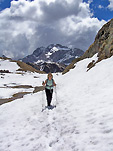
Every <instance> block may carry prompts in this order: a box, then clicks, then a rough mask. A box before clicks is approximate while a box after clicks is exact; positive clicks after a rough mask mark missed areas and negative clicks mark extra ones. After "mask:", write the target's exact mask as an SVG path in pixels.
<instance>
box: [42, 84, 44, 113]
mask: <svg viewBox="0 0 113 151" xmlns="http://www.w3.org/2000/svg"><path fill="white" fill-rule="evenodd" d="M43 110H44V86H43V90H42V112H43Z"/></svg>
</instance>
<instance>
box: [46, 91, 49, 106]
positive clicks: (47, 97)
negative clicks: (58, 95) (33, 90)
mask: <svg viewBox="0 0 113 151" xmlns="http://www.w3.org/2000/svg"><path fill="white" fill-rule="evenodd" d="M45 92H46V99H47V105H49V100H50V91H49V90H48V89H45Z"/></svg>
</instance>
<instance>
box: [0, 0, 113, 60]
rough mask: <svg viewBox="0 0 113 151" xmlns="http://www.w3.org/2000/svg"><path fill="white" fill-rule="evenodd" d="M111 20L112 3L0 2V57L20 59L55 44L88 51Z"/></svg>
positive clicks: (90, 0) (93, 0)
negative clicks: (39, 48)
mask: <svg viewBox="0 0 113 151" xmlns="http://www.w3.org/2000/svg"><path fill="white" fill-rule="evenodd" d="M6 8H9V9H6ZM112 18H113V0H62V1H61V0H33V1H32V0H15V1H12V3H11V0H0V56H1V55H5V56H7V57H11V58H13V59H18V58H22V57H25V56H26V55H29V54H31V53H32V52H33V51H34V50H35V49H36V48H38V47H41V46H45V47H47V46H48V45H49V44H52V43H53V44H57V43H59V44H61V45H64V46H68V47H71V48H79V49H82V50H83V51H86V50H87V49H88V47H89V46H90V45H91V44H92V43H93V42H94V39H95V36H96V34H97V32H98V31H99V30H100V29H101V28H102V26H103V25H104V24H105V23H107V22H108V21H109V20H110V19H112Z"/></svg>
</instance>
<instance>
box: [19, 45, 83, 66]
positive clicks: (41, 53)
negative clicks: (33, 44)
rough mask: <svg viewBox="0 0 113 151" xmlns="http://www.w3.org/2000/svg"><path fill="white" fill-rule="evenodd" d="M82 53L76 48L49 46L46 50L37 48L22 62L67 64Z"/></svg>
mask: <svg viewBox="0 0 113 151" xmlns="http://www.w3.org/2000/svg"><path fill="white" fill-rule="evenodd" d="M83 53H84V52H83V51H82V50H80V49H77V48H74V49H70V48H68V47H66V46H62V45H60V44H51V45H49V46H48V47H47V48H45V47H40V48H37V49H36V50H35V51H34V52H33V54H31V55H28V56H26V57H25V58H23V59H22V61H23V62H30V63H35V64H38V63H40V62H48V61H49V62H56V63H62V64H69V63H71V61H72V60H73V59H75V58H77V57H80V56H81V55H83Z"/></svg>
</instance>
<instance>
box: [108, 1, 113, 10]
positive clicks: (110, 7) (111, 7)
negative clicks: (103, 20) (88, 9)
mask: <svg viewBox="0 0 113 151" xmlns="http://www.w3.org/2000/svg"><path fill="white" fill-rule="evenodd" d="M109 2H110V4H109V5H108V8H109V9H110V10H111V11H113V0H109Z"/></svg>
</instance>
